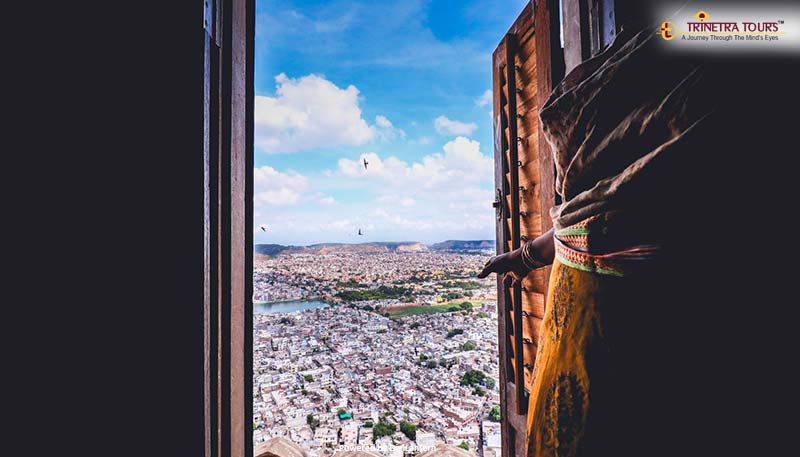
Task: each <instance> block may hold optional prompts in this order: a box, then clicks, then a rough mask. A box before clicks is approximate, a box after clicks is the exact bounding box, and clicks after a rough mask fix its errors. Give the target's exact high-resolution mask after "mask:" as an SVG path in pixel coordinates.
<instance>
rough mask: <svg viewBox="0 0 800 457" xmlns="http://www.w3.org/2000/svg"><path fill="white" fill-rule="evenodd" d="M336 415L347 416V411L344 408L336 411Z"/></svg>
mask: <svg viewBox="0 0 800 457" xmlns="http://www.w3.org/2000/svg"><path fill="white" fill-rule="evenodd" d="M336 414H337V415H339V416H341V415H342V414H347V410H346V409H344V408H339V409H337V410H336Z"/></svg>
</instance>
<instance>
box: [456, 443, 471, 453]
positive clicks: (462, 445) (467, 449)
mask: <svg viewBox="0 0 800 457" xmlns="http://www.w3.org/2000/svg"><path fill="white" fill-rule="evenodd" d="M458 447H460V448H461V449H463V450H465V451H469V444H467V442H466V441H462V442H461V444H459V445H458Z"/></svg>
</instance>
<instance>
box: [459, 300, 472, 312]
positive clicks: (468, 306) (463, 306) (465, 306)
mask: <svg viewBox="0 0 800 457" xmlns="http://www.w3.org/2000/svg"><path fill="white" fill-rule="evenodd" d="M458 306H460V307H461V309H463V310H465V311H472V303H470V302H468V301H465V302H463V303H461V304H460V305H458Z"/></svg>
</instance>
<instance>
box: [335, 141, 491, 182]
mask: <svg viewBox="0 0 800 457" xmlns="http://www.w3.org/2000/svg"><path fill="white" fill-rule="evenodd" d="M442 149H443V151H444V154H442V153H435V154H430V155H427V156H425V157H423V158H422V160H421V161H420V162H414V163H412V164H410V165H409V164H408V163H406V162H404V161H402V160H400V159H398V158H397V157H395V156H389V157H386V158H381V157H380V156H379V155H378V154H376V153H374V152H367V153H364V154H361V155H360V156H359V158H358V159H357V160H351V159H339V162H338V170H337V172H336V173H332V172H329V173H327V175H328V176H335V175H339V176H343V177H347V178H362V179H366V180H369V181H374V182H377V183H380V184H381V185H382V186H394V187H398V188H402V189H430V188H434V187H435V188H442V187H459V186H463V185H466V184H474V183H477V182H481V181H484V180H489V179H491V178H492V170H493V165H492V159H491V158H490V157H489V156H485V155H483V154H482V153H481V151H480V143H479V142H477V141H474V140H470V139H468V138H465V137H463V136H459V137H457V138H455V139H454V140H451V141H448V142H447V143H446V144H445V145H444V146H443V147H442ZM364 160H366V161H367V162H369V166H368V167H367V168H364V165H363V163H364Z"/></svg>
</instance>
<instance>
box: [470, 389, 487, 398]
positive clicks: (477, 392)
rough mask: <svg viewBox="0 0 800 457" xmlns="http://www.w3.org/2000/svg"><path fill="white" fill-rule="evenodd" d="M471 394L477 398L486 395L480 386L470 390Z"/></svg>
mask: <svg viewBox="0 0 800 457" xmlns="http://www.w3.org/2000/svg"><path fill="white" fill-rule="evenodd" d="M472 394H473V395H477V396H479V397H482V396H484V395H486V391H485V390H483V389H482V388H481V387H480V386H478V387H476V388H475V389H473V390H472Z"/></svg>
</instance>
